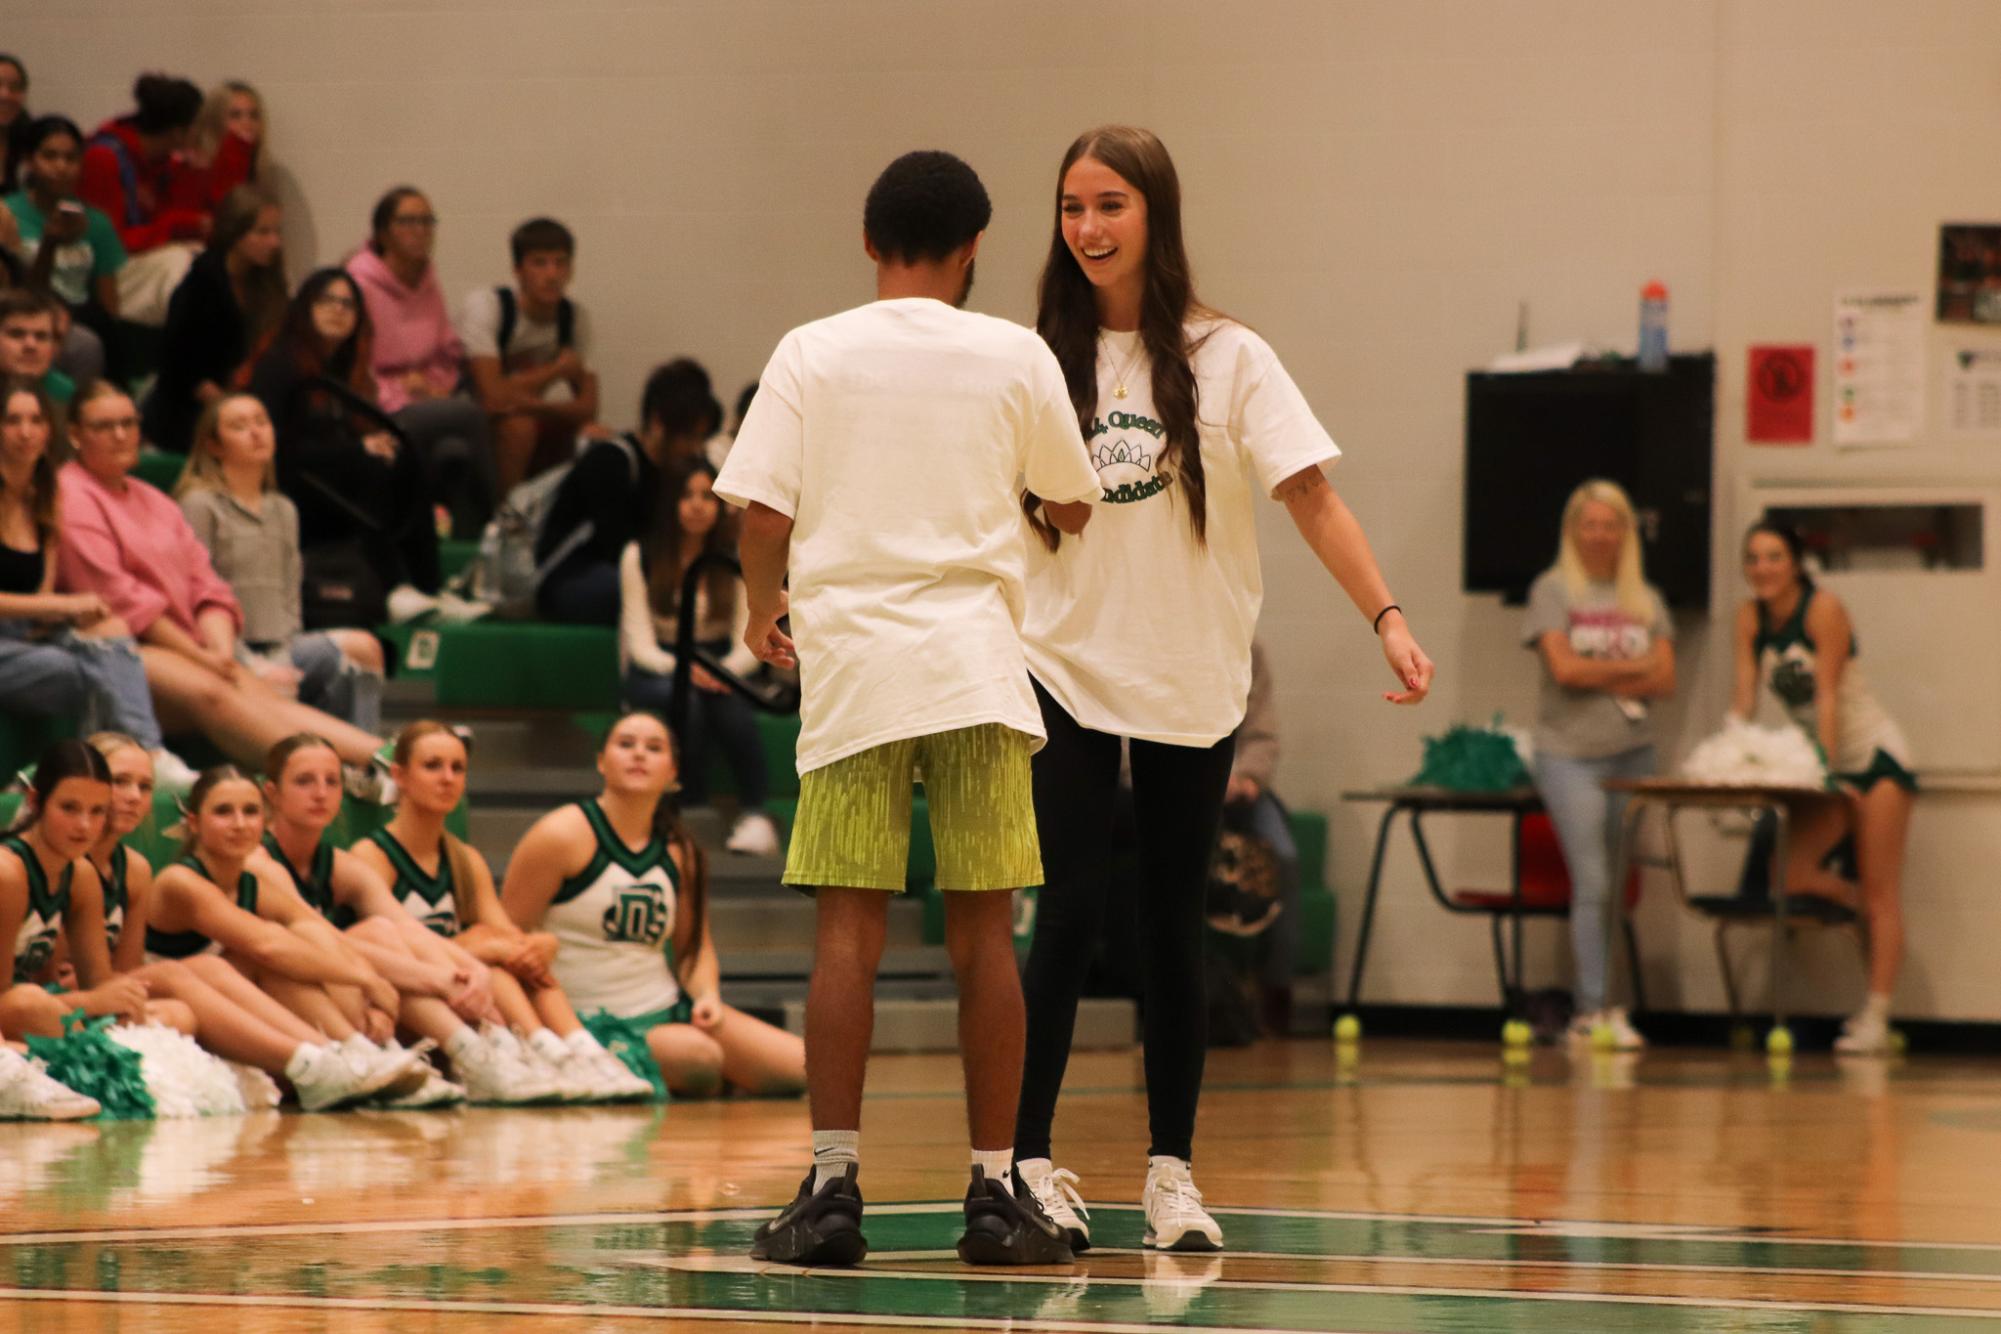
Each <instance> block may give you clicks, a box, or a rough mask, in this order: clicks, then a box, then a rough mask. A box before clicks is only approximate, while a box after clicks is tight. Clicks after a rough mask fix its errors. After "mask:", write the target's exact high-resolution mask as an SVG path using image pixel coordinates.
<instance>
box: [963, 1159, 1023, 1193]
mask: <svg viewBox="0 0 2001 1334" xmlns="http://www.w3.org/2000/svg"><path fill="white" fill-rule="evenodd" d="M973 1166H974V1167H977V1168H979V1169H980V1171H981V1172H982V1173H984V1174H985V1176H986V1178H987V1180H989V1181H998V1182H999V1183H1000V1185H1001V1189H1002V1190H1004V1191H1006V1192H1007V1193H1008V1194H1010V1195H1012V1194H1014V1182H1013V1181H1012V1180H1011V1179H1010V1177H1011V1175H1012V1174H1011V1173H1010V1172H1009V1171H1008V1169H1009V1168H1010V1167H1012V1166H1014V1150H1013V1149H974V1150H973Z"/></svg>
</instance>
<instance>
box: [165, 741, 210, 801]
mask: <svg viewBox="0 0 2001 1334" xmlns="http://www.w3.org/2000/svg"><path fill="white" fill-rule="evenodd" d="M200 777H201V774H200V773H199V772H197V771H196V770H195V769H193V768H192V767H190V766H189V764H188V762H187V761H186V760H184V759H182V758H181V757H180V756H178V755H176V754H174V752H172V751H171V750H168V749H166V748H165V747H161V748H160V749H159V750H156V751H154V752H153V783H154V785H155V786H157V787H158V788H159V789H160V790H161V791H163V792H173V793H178V794H180V795H182V796H185V795H186V794H187V793H188V792H189V791H190V790H191V789H192V788H193V787H194V785H195V780H196V779H198V778H200Z"/></svg>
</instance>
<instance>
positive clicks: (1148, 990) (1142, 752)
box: [1014, 682, 1236, 1158]
mask: <svg viewBox="0 0 2001 1334" xmlns="http://www.w3.org/2000/svg"><path fill="white" fill-rule="evenodd" d="M1035 697H1036V699H1037V700H1038V701H1039V702H1040V703H1041V705H1042V725H1043V726H1044V727H1045V728H1046V729H1047V730H1048V732H1049V744H1048V745H1046V746H1044V747H1043V748H1042V750H1041V751H1040V752H1038V753H1037V754H1036V756H1035V819H1036V823H1037V825H1039V826H1040V829H1041V835H1042V870H1043V886H1042V893H1041V896H1040V898H1039V899H1038V901H1037V903H1036V912H1035V941H1034V945H1033V947H1032V948H1031V949H1030V950H1029V955H1028V973H1027V977H1026V978H1025V980H1024V982H1023V986H1022V990H1023V992H1024V994H1025V997H1026V999H1027V1002H1028V1054H1027V1060H1026V1062H1025V1064H1024V1068H1023V1071H1022V1081H1021V1110H1020V1114H1019V1116H1018V1118H1017V1121H1016V1125H1015V1132H1014V1144H1015V1156H1016V1157H1018V1158H1047V1157H1049V1156H1050V1153H1049V1131H1050V1124H1051V1122H1053V1121H1054V1120H1055V1117H1056V1096H1057V1094H1058V1093H1059V1092H1061V1090H1062V1088H1063V1070H1064V1067H1065V1066H1067V1065H1068V1064H1069V1061H1070V1035H1071V1030H1072V1029H1073V1028H1074V1027H1075V1026H1076V1022H1077V996H1078V993H1079V992H1081V991H1082V990H1083V987H1084V975H1085V973H1087V972H1088V971H1089V970H1090V966H1091V956H1092V953H1093V952H1094V950H1095V949H1096V947H1097V942H1098V935H1099V931H1100V928H1101V927H1102V925H1103V919H1104V914H1105V896H1106V891H1107V888H1108V885H1109V881H1110V865H1109V863H1110V852H1111V832H1112V831H1111V821H1112V804H1113V797H1114V794H1115V793H1116V792H1117V789H1118V784H1119V738H1118V737H1116V736H1114V735H1112V734H1111V733H1109V732H1094V731H1091V730H1090V729H1088V728H1085V727H1083V726H1080V725H1079V724H1078V722H1077V720H1076V719H1074V718H1072V717H1071V716H1070V715H1069V714H1068V713H1066V712H1065V711H1064V709H1063V707H1062V706H1061V705H1060V704H1058V703H1056V701H1055V700H1053V699H1051V698H1050V697H1049V693H1048V692H1047V691H1045V690H1044V689H1043V688H1042V685H1041V683H1040V682H1037V683H1036V686H1035ZM1235 751H1236V739H1235V737H1234V736H1231V737H1225V738H1223V740H1221V741H1219V742H1217V743H1216V744H1215V745H1213V746H1209V747H1205V748H1202V749H1197V748H1195V747H1192V746H1166V745H1161V744H1160V743H1158V742H1153V741H1135V742H1133V743H1132V774H1133V816H1134V823H1135V826H1136V832H1137V834H1138V837H1139V864H1140V875H1141V885H1140V895H1139V919H1140V920H1139V939H1140V965H1141V977H1142V985H1141V1001H1140V1004H1141V1017H1142V1023H1143V1029H1144V1032H1145V1040H1146V1100H1147V1120H1148V1129H1149V1132H1150V1133H1151V1135H1152V1147H1151V1148H1150V1149H1149V1150H1148V1152H1149V1153H1153V1154H1165V1155H1169V1156H1172V1157H1175V1158H1191V1157H1192V1156H1193V1153H1192V1149H1193V1143H1194V1138H1195V1102H1196V1099H1197V1097H1198V1096H1199V1095H1200V1093H1201V1091H1202V1062H1203V1058H1204V1057H1205V1056H1206V1054H1207V1048H1208V1000H1207V997H1206V996H1205V995H1204V993H1203V986H1202V899H1203V889H1204V886H1205V885H1206V884H1207V882H1208V876H1209V858H1210V854H1211V853H1212V852H1213V850H1214V849H1215V846H1216V829H1217V825H1218V823H1219V822H1220V821H1221V819H1222V813H1223V790H1224V788H1225V787H1227V786H1228V784H1229V781H1230V760H1231V757H1232V756H1233V755H1234V754H1235Z"/></svg>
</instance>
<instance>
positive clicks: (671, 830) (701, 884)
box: [598, 709, 709, 982]
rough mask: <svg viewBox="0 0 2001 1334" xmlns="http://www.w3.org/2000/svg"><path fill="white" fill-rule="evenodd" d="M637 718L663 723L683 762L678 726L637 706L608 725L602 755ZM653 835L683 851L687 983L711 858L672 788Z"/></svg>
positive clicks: (682, 975)
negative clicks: (685, 818) (690, 828)
mask: <svg viewBox="0 0 2001 1334" xmlns="http://www.w3.org/2000/svg"><path fill="white" fill-rule="evenodd" d="M633 718H651V719H652V720H653V721H654V722H656V723H658V724H660V730H661V731H663V732H665V733H666V734H667V749H668V752H669V753H670V754H672V755H673V756H674V763H675V764H676V765H677V766H678V765H679V764H680V762H681V744H680V742H679V741H678V740H676V739H675V736H674V729H673V728H671V727H669V726H668V725H667V720H666V719H665V718H662V717H661V716H660V715H659V714H657V713H655V712H653V711H652V710H651V709H634V710H633V711H632V712H631V713H628V714H626V715H625V716H624V717H622V718H620V719H619V720H618V721H617V722H615V723H613V724H612V725H611V726H610V727H607V728H606V729H605V731H604V736H603V737H602V738H600V739H599V741H598V754H600V755H602V754H604V751H605V747H606V746H609V745H610V744H611V738H612V734H613V733H615V732H617V731H618V729H619V728H620V727H621V726H623V725H624V724H625V723H626V722H628V721H630V720H631V719H633ZM653 837H654V838H656V839H658V840H660V842H662V843H664V844H666V845H667V846H668V847H670V848H676V849H679V850H680V853H681V867H682V875H681V887H680V891H679V895H678V897H679V900H680V901H679V903H678V904H677V905H676V908H677V910H676V912H675V914H674V935H675V937H676V940H675V942H674V943H675V953H674V965H675V966H674V972H675V976H676V978H677V979H679V980H681V981H683V982H685V981H686V980H687V976H686V975H687V970H688V969H689V968H691V967H693V966H694V962H695V956H696V955H697V954H699V953H701V950H702V933H703V932H704V931H705V930H706V929H707V923H708V916H709V859H708V856H707V855H706V854H705V853H703V851H702V846H701V844H699V843H697V842H695V838H694V835H692V834H690V833H689V832H688V827H687V826H686V825H684V824H682V823H681V812H680V809H679V807H678V806H676V805H675V802H674V795H673V793H672V791H671V790H670V791H669V792H666V793H663V794H662V795H661V797H660V801H659V803H658V804H657V805H655V806H654V808H653ZM684 932H685V933H686V936H687V939H688V941H689V947H688V948H687V949H686V950H682V949H681V948H680V947H679V937H681V936H682V934H683V933H684Z"/></svg>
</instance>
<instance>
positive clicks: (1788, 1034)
mask: <svg viewBox="0 0 2001 1334" xmlns="http://www.w3.org/2000/svg"><path fill="white" fill-rule="evenodd" d="M1765 1050H1766V1052H1768V1053H1769V1054H1771V1055H1773V1056H1790V1055H1792V1054H1793V1031H1792V1030H1791V1029H1790V1028H1787V1027H1786V1026H1785V1025H1784V1024H1774V1025H1772V1031H1771V1032H1769V1033H1767V1034H1765Z"/></svg>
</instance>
